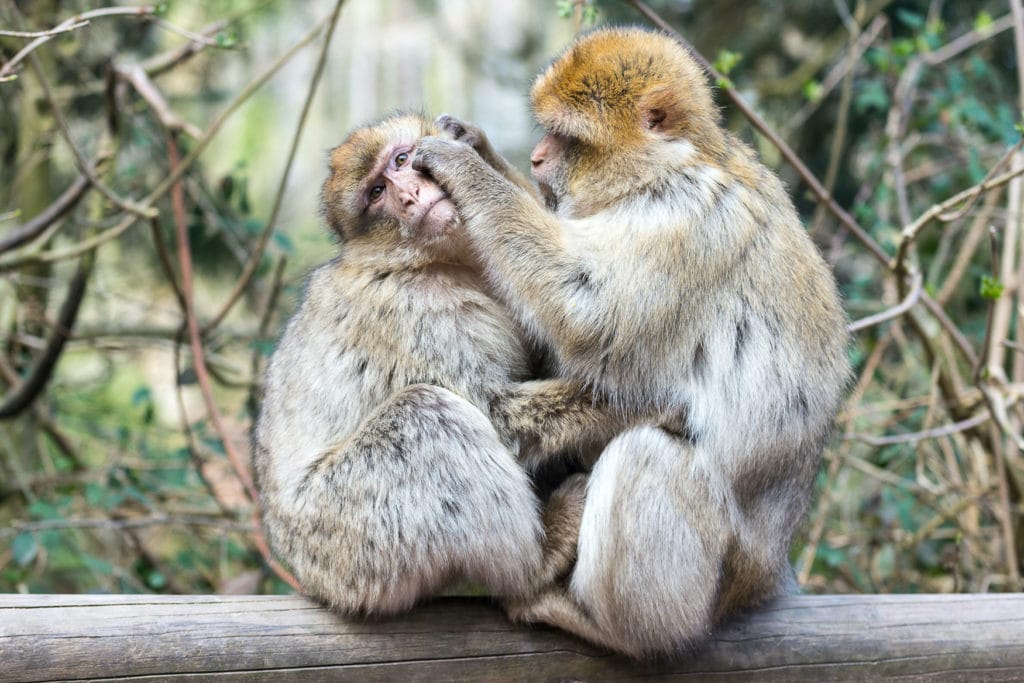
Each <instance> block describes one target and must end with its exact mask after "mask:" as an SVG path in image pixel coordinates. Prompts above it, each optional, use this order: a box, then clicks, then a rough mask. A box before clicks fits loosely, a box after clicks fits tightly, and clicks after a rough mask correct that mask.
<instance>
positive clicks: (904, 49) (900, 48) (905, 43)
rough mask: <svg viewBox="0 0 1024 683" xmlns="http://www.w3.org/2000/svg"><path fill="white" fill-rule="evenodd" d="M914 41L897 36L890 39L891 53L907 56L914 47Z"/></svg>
mask: <svg viewBox="0 0 1024 683" xmlns="http://www.w3.org/2000/svg"><path fill="white" fill-rule="evenodd" d="M916 47H917V46H916V44H915V41H913V40H911V39H910V38H899V39H897V40H894V41H892V53H893V54H894V55H896V56H897V57H909V56H910V55H912V54H914V50H915V49H916Z"/></svg>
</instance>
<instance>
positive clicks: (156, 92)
mask: <svg viewBox="0 0 1024 683" xmlns="http://www.w3.org/2000/svg"><path fill="white" fill-rule="evenodd" d="M114 70H115V72H116V73H117V75H118V76H120V77H121V78H123V79H124V80H125V81H127V82H128V83H130V84H131V85H132V87H133V88H135V92H137V93H139V95H140V96H141V97H142V99H144V100H145V101H146V102H147V103H148V104H149V106H150V107H151V108H152V109H153V113H155V114H156V116H157V118H158V119H160V123H162V124H163V125H164V127H165V128H167V129H169V130H173V131H181V132H183V133H185V134H187V135H188V136H189V137H191V138H193V139H195V140H198V139H200V138H201V137H203V131H201V130H200V129H199V128H198V127H197V126H194V125H192V124H191V123H189V122H188V121H186V120H185V119H184V118H182V117H181V116H179V115H178V113H177V112H175V111H173V110H172V109H171V107H170V105H169V104H167V100H166V99H165V98H164V96H163V94H162V93H161V92H160V89H159V88H157V87H156V84H155V83H153V81H152V80H150V78H149V76H148V75H147V74H146V72H145V70H144V69H143V68H142V67H141V66H139V65H137V64H132V65H131V66H115V67H114Z"/></svg>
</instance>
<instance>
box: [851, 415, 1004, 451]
mask: <svg viewBox="0 0 1024 683" xmlns="http://www.w3.org/2000/svg"><path fill="white" fill-rule="evenodd" d="M991 419H992V415H991V414H990V413H988V412H984V413H979V414H977V415H975V416H973V417H969V418H967V419H966V420H960V421H959V422H953V423H952V424H947V425H942V426H941V427H933V428H932V429H925V430H923V431H920V432H908V433H906V434H894V435H892V436H870V435H867V434H845V435H844V436H843V439H845V440H848V441H860V442H861V443H866V444H867V445H869V446H874V447H876V448H877V447H881V446H892V445H893V444H899V443H917V442H918V441H923V440H925V439H938V438H940V437H943V436H950V435H951V434H957V433H959V432H966V431H967V430H969V429H974V428H975V427H978V426H979V425H983V424H985V423H986V422H988V421H989V420H991Z"/></svg>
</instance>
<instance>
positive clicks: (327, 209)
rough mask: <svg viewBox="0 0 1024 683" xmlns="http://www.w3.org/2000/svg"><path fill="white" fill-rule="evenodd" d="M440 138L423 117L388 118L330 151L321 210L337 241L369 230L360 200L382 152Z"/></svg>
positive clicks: (350, 135) (358, 129)
mask: <svg viewBox="0 0 1024 683" xmlns="http://www.w3.org/2000/svg"><path fill="white" fill-rule="evenodd" d="M439 134H440V133H439V131H438V129H437V128H436V127H435V126H434V123H433V122H432V121H430V120H429V119H427V118H426V117H425V116H423V115H422V114H412V113H396V114H389V115H386V116H384V117H382V118H381V119H380V120H378V121H375V122H373V123H370V124H367V125H365V126H363V127H361V128H357V129H355V130H354V131H352V132H351V133H350V134H349V135H348V137H346V138H345V140H344V141H343V142H342V143H341V144H340V145H338V146H337V147H335V148H334V149H332V150H331V152H330V161H329V167H330V173H329V175H328V176H327V180H325V181H324V185H323V189H322V190H321V193H320V200H321V207H322V208H321V210H322V212H323V215H324V218H325V219H326V220H327V224H328V225H329V226H330V227H331V229H332V230H334V232H335V234H337V236H338V237H339V238H340V239H342V240H347V239H351V238H352V237H355V236H356V235H359V234H362V233H363V232H364V231H365V229H366V228H367V227H368V226H367V225H366V219H365V216H364V215H363V211H362V209H361V207H360V201H359V197H360V195H361V194H363V192H364V189H365V188H364V184H365V183H366V182H367V180H368V178H369V175H370V173H371V172H372V171H373V169H374V166H375V165H376V164H377V163H378V162H379V159H380V155H381V152H383V150H385V149H386V148H387V147H389V146H391V145H395V144H398V143H401V142H415V141H417V140H419V139H420V138H421V137H423V136H425V135H439Z"/></svg>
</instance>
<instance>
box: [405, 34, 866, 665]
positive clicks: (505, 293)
mask: <svg viewBox="0 0 1024 683" xmlns="http://www.w3.org/2000/svg"><path fill="white" fill-rule="evenodd" d="M531 99H532V103H533V108H534V111H535V114H536V116H537V119H538V121H539V122H540V123H541V125H542V126H543V127H544V128H545V129H546V131H547V135H546V136H545V137H544V138H543V139H542V140H541V141H540V143H539V144H538V145H537V147H536V149H535V150H534V153H533V157H532V159H531V162H532V165H533V172H534V176H535V178H536V179H537V181H538V182H539V184H540V187H541V190H542V194H543V195H544V197H545V199H546V201H547V204H548V206H549V208H551V209H553V210H554V212H555V213H554V214H552V213H549V212H547V211H545V210H544V209H543V208H542V207H540V206H538V205H537V203H536V202H535V201H534V200H533V198H532V197H530V196H529V194H528V193H527V192H524V191H523V190H522V189H520V188H519V187H518V186H516V185H515V184H513V183H510V182H509V181H508V180H507V179H506V178H505V177H503V176H502V175H500V174H499V173H496V172H495V171H494V170H493V169H492V168H490V167H489V165H488V164H487V163H485V162H484V161H483V160H482V159H481V158H480V157H479V156H478V155H477V154H475V153H474V151H473V150H472V149H470V148H469V147H467V146H465V145H462V144H459V143H458V142H453V141H450V140H443V139H437V138H426V139H424V140H422V141H421V142H420V144H419V146H418V147H417V151H416V156H415V159H414V161H413V164H414V167H416V168H418V169H422V170H424V171H425V172H428V173H429V174H430V175H431V176H432V177H433V178H434V179H435V180H437V181H438V183H440V185H441V186H442V187H443V188H444V189H445V190H447V191H448V192H449V193H450V195H451V199H452V201H453V202H454V204H455V207H456V209H457V210H458V211H459V213H460V214H461V215H462V216H463V219H464V222H465V232H466V236H467V239H468V240H469V242H470V243H471V245H472V247H473V251H474V253H475V254H476V256H477V258H478V259H479V261H480V262H481V264H482V266H483V272H484V273H485V275H486V277H487V279H488V280H489V282H490V284H491V286H492V287H493V288H494V290H495V292H496V293H497V295H498V296H499V297H500V298H501V299H502V300H503V301H504V302H505V303H506V304H507V305H508V306H509V308H510V310H511V311H512V312H513V314H514V316H515V317H516V318H517V319H518V320H519V322H520V323H521V324H522V326H523V327H524V328H525V329H527V330H529V331H530V332H531V333H532V334H533V335H534V336H535V337H536V339H537V340H538V341H539V342H540V343H541V344H544V345H546V346H548V347H550V348H551V350H552V351H553V353H554V356H555V358H556V360H557V365H558V368H559V374H560V375H561V376H564V377H569V378H574V379H577V380H579V381H581V382H583V383H585V384H586V385H587V386H589V387H591V388H592V390H593V391H594V393H595V395H596V396H598V397H600V398H602V399H604V400H607V401H608V402H609V403H610V404H611V405H613V406H615V407H617V408H618V409H619V410H620V411H621V412H622V413H623V414H625V415H627V416H629V417H630V418H631V419H633V418H636V419H638V420H639V422H637V423H636V424H640V426H635V427H632V428H630V429H627V430H625V431H623V432H622V433H621V434H620V435H619V436H617V437H616V438H615V439H614V440H612V441H611V443H610V444H609V445H608V446H607V447H606V448H605V450H604V451H603V453H602V454H601V455H600V458H599V460H598V461H597V464H596V465H595V466H594V469H593V471H592V472H591V473H590V478H589V481H588V484H587V493H586V501H585V504H584V509H583V514H582V523H581V527H580V529H579V547H578V559H577V562H576V565H575V567H574V568H573V571H572V574H571V577H570V580H569V584H568V587H567V588H565V589H563V588H561V587H554V588H552V589H551V590H549V591H547V592H545V593H544V594H542V595H540V596H539V597H538V598H536V599H533V598H531V599H527V600H524V601H522V602H521V603H519V604H518V605H516V606H514V608H513V609H512V610H511V613H512V614H513V616H516V617H518V618H520V619H523V620H528V621H542V622H546V623H548V624H552V625H555V626H558V627H561V628H563V629H566V630H568V631H571V632H573V633H576V634H578V635H579V636H581V637H583V638H586V639H589V640H591V641H593V642H596V643H600V644H602V645H604V646H606V647H608V648H611V649H613V650H617V651H619V652H623V653H626V654H629V655H632V656H636V657H643V656H651V655H665V654H667V655H674V654H679V653H683V652H686V651H687V650H688V649H689V648H692V647H694V646H697V645H699V644H700V643H701V642H702V641H704V640H706V639H707V637H708V636H709V634H710V632H711V630H712V627H713V626H714V625H715V624H716V623H719V622H720V621H721V620H722V619H724V618H725V617H727V616H729V615H731V614H733V613H735V612H737V611H739V610H742V609H744V608H747V607H750V606H753V605H756V604H758V603H762V602H764V601H765V600H767V599H768V598H770V597H771V596H773V595H776V594H778V593H779V592H780V591H782V590H784V589H785V587H786V585H787V584H788V583H790V581H791V575H792V570H791V568H790V565H789V562H788V558H787V553H788V550H789V547H790V543H791V541H792V539H793V535H794V533H795V530H796V528H797V526H798V524H799V523H800V520H801V518H802V516H803V514H804V512H805V509H806V507H807V504H808V500H809V498H810V496H811V491H812V486H813V482H814V478H815V475H816V473H817V471H818V465H819V461H820V455H821V451H822V449H823V447H824V444H825V441H826V440H827V438H828V435H829V433H830V431H831V424H832V420H833V417H834V414H835V412H836V410H837V408H838V406H839V403H840V400H841V396H842V394H843V391H844V388H845V385H846V383H847V378H848V374H849V368H848V362H847V358H846V344H847V336H846V333H845V329H844V316H843V313H842V310H841V306H840V301H839V297H838V294H837V291H836V286H835V283H834V281H833V278H832V275H831V273H830V272H829V269H828V268H827V266H826V265H825V263H824V261H823V260H822V259H821V257H820V255H819V254H818V252H817V251H816V249H815V248H814V246H813V244H812V242H811V240H810V239H809V238H808V236H807V235H806V233H805V232H804V229H803V227H802V226H801V224H800V221H799V218H798V216H797V214H796V212H795V210H794V208H793V206H792V203H791V202H790V200H789V198H788V196H787V194H786V190H785V188H784V187H783V186H782V184H781V183H780V181H779V180H778V178H777V177H776V176H775V175H774V174H773V173H771V172H770V171H769V170H768V169H766V168H765V167H764V166H763V165H761V164H760V163H759V162H758V161H757V160H756V159H755V157H754V155H753V153H752V152H751V150H750V149H749V148H748V147H747V146H746V145H744V144H743V143H742V142H740V141H739V140H738V139H736V138H735V137H733V135H731V134H730V133H728V132H726V131H725V130H723V129H722V127H721V126H720V123H719V119H718V113H717V111H716V109H715V105H714V103H713V101H712V96H711V91H710V89H709V88H708V86H707V84H706V83H705V79H704V75H703V74H702V72H701V70H700V68H699V67H698V65H697V64H696V63H695V62H694V60H693V59H692V58H691V57H690V56H689V54H688V53H687V52H686V50H685V49H684V48H683V47H681V46H680V45H679V44H677V43H676V42H675V41H673V40H672V39H670V38H669V37H667V36H665V35H662V34H658V33H653V32H648V31H643V30H638V29H628V30H601V31H595V32H593V33H591V34H589V35H587V36H584V37H583V38H581V39H580V40H578V41H577V42H576V43H575V44H573V45H572V46H570V47H569V48H568V49H567V50H566V52H565V53H563V54H562V55H561V56H560V57H558V58H557V59H556V60H555V61H554V62H553V63H552V64H551V66H550V67H548V68H547V69H546V70H545V71H544V72H542V73H541V74H540V76H538V78H537V80H536V81H535V83H534V85H533V89H532V93H531ZM644 422H647V423H648V424H647V425H646V426H644V424H643V423H644Z"/></svg>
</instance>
